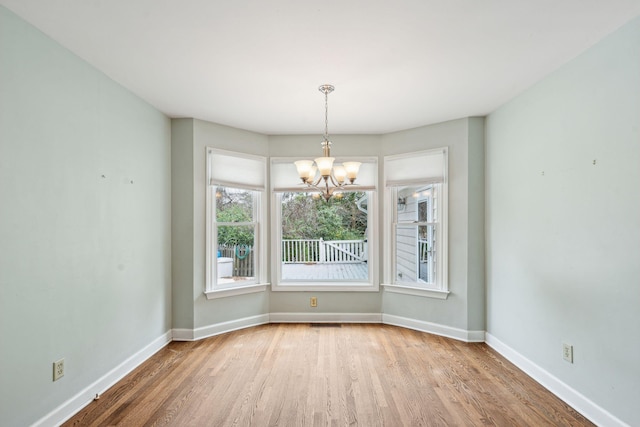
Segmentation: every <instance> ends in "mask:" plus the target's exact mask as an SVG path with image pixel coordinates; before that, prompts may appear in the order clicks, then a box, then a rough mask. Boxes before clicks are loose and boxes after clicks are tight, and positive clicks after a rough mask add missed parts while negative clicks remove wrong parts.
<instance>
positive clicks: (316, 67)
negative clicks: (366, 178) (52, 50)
mask: <svg viewBox="0 0 640 427" xmlns="http://www.w3.org/2000/svg"><path fill="white" fill-rule="evenodd" d="M0 4H2V5H4V6H6V7H7V8H9V9H10V10H12V11H14V12H15V13H16V14H18V15H19V16H21V17H22V18H24V19H25V20H26V21H28V22H30V23H31V24H33V25H34V26H36V27H37V28H39V29H40V30H42V31H43V32H44V33H46V34H47V35H49V36H50V37H52V38H53V39H55V40H57V41H58V42H60V43H61V44H62V45H64V46H66V47H67V48H68V49H70V50H71V51H73V52H75V53H76V54H77V55H79V56H80V57H82V58H84V59H85V60H87V61H88V62H89V63H91V64H93V65H94V66H95V67H96V68H98V69H99V70H101V71H102V72H104V73H105V74H107V75H108V76H110V77H111V78H113V79H114V80H116V81H117V82H119V83H121V84H122V85H123V86H125V87H127V88H128V89H129V90H131V91H132V92H133V93H135V94H137V95H138V96H139V97H141V98H143V99H145V100H146V101H148V102H149V103H150V104H152V105H153V106H155V107H156V108H158V109H159V110H160V111H163V112H164V113H166V114H167V115H169V116H170V117H195V118H199V119H203V120H208V121H212V122H216V123H221V124H225V125H229V126H234V127H239V128H243V129H248V130H253V131H257V132H261V133H265V134H290V133H318V134H322V132H323V130H324V99H323V95H322V94H321V93H320V92H318V90H317V87H318V86H319V85H320V84H323V83H330V84H333V85H335V86H336V90H335V92H333V93H332V94H331V95H329V132H330V133H332V134H333V133H385V132H390V131H395V130H400V129H407V128H412V127H417V126H422V125H426V124H431V123H437V122H441V121H446V120H451V119H456V118H460V117H467V116H478V115H486V114H487V113H489V112H491V111H493V110H494V109H495V108H497V107H499V106H500V105H501V104H503V103H504V102H506V101H508V100H509V99H511V98H512V97H514V96H515V95H517V94H518V93H519V92H521V91H523V90H524V89H526V88H527V87H529V86H531V85H532V84H534V83H535V82H536V81H538V80H540V79H541V78H542V77H544V76H545V75H547V74H548V73H550V72H551V71H553V70H554V69H556V68H558V67H559V66H561V65H562V64H563V63H565V62H567V61H568V60H570V59H571V58H573V57H575V56H576V55H578V54H579V53H580V52H582V51H584V50H585V49H587V48H588V47H590V46H592V45H593V44H594V43H596V42H597V41H598V40H600V39H602V38H603V37H604V36H606V35H607V34H609V33H611V32H612V31H614V30H616V29H617V28H619V27H620V26H622V25H623V24H625V23H626V22H628V21H629V20H631V19H632V18H633V17H635V16H637V15H638V14H640V0H396V1H390V0H386V1H385V0H322V1H309V0H236V1H231V0H228V1H221V0H0Z"/></svg>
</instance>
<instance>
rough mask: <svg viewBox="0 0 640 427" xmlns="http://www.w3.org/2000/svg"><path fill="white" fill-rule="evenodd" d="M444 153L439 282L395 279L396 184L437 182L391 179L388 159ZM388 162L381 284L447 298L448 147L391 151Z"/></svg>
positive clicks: (392, 289)
mask: <svg viewBox="0 0 640 427" xmlns="http://www.w3.org/2000/svg"><path fill="white" fill-rule="evenodd" d="M437 153H442V154H443V158H444V166H443V179H442V181H441V182H440V184H441V188H440V201H439V202H440V205H439V206H438V211H439V212H438V216H439V221H438V222H436V224H437V225H436V227H437V228H438V229H439V233H440V235H439V237H440V242H439V243H440V245H439V246H438V251H437V253H436V256H437V261H436V266H437V267H436V275H437V278H436V282H435V283H434V284H428V283H425V282H420V281H416V282H415V283H414V282H407V283H396V279H395V277H396V261H395V259H396V238H395V228H396V223H397V203H396V200H395V195H396V194H397V188H398V187H400V186H406V185H416V186H422V185H428V184H435V183H437V182H434V181H432V180H429V179H424V180H421V179H411V180H406V181H403V182H393V183H388V182H387V179H386V176H387V172H388V171H387V170H386V167H387V162H388V161H390V160H391V161H398V160H402V159H404V158H407V159H413V158H416V157H418V156H421V155H435V154H437ZM384 165H385V171H384V172H385V186H384V201H385V203H384V205H385V206H384V213H383V215H384V224H383V229H384V230H383V233H384V241H385V242H387V245H386V247H387V249H386V250H385V251H384V260H383V268H384V281H383V283H382V286H384V290H385V291H386V292H392V293H400V294H408V295H416V296H421V297H428V298H436V299H447V297H448V295H449V293H450V291H449V277H448V275H449V274H448V270H449V267H448V266H449V262H448V254H449V232H448V228H449V227H448V222H449V221H448V219H449V188H448V187H449V185H448V148H447V147H442V148H438V149H434V150H426V151H419V152H412V153H404V154H400V155H392V156H385V157H384Z"/></svg>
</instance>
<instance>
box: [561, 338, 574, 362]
mask: <svg viewBox="0 0 640 427" xmlns="http://www.w3.org/2000/svg"><path fill="white" fill-rule="evenodd" d="M562 358H563V359H564V360H566V361H567V362H569V363H573V346H572V345H571V344H567V343H562Z"/></svg>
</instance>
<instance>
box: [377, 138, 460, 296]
mask: <svg viewBox="0 0 640 427" xmlns="http://www.w3.org/2000/svg"><path fill="white" fill-rule="evenodd" d="M446 172H447V149H446V148H444V149H439V150H430V151H423V152H418V153H408V154H403V155H399V156H387V157H385V187H386V190H385V193H386V201H387V209H386V213H385V217H386V218H385V236H386V238H387V239H388V241H389V242H390V243H391V244H390V245H388V250H387V253H386V254H385V286H387V290H388V291H391V292H401V293H410V294H417V295H423V296H432V297H436V298H446V296H447V293H448V284H447V182H446V181H447V180H446V178H447V173H446Z"/></svg>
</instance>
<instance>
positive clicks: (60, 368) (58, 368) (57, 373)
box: [53, 359, 64, 381]
mask: <svg viewBox="0 0 640 427" xmlns="http://www.w3.org/2000/svg"><path fill="white" fill-rule="evenodd" d="M62 377H64V359H60V360H58V361H55V362H53V380H54V381H58V380H59V379H60V378H62Z"/></svg>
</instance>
